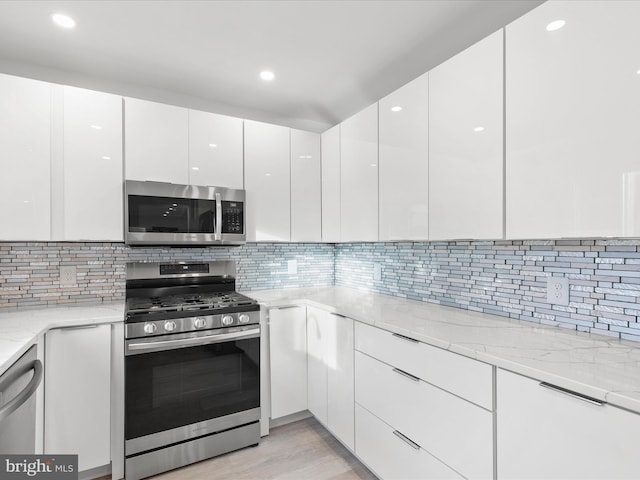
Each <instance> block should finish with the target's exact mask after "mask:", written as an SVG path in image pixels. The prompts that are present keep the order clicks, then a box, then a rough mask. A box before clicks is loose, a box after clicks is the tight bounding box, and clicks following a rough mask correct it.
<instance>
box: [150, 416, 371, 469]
mask: <svg viewBox="0 0 640 480" xmlns="http://www.w3.org/2000/svg"><path fill="white" fill-rule="evenodd" d="M152 478H153V480H218V479H220V480H262V479H279V480H285V479H286V480H375V479H376V477H375V476H374V475H373V474H372V473H371V472H370V471H369V470H367V468H366V467H365V466H364V465H362V464H361V463H360V462H359V461H358V460H357V459H356V458H355V457H354V456H353V455H352V454H351V453H349V451H348V450H347V449H346V448H345V447H344V446H342V444H341V443H340V442H338V441H337V440H336V439H335V438H333V436H332V435H331V434H330V433H329V432H328V431H327V430H326V429H325V428H324V427H322V426H321V425H320V424H319V423H318V422H317V421H316V420H315V419H313V418H307V419H304V420H300V421H297V422H294V423H290V424H287V425H282V426H280V427H276V428H273V429H271V431H270V432H269V435H268V436H267V437H263V438H262V439H261V440H260V444H259V445H258V446H257V447H248V448H244V449H242V450H238V451H236V452H231V453H227V454H226V455H221V456H219V457H215V458H212V459H209V460H204V461H202V462H199V463H195V464H193V465H188V466H186V467H182V468H179V469H176V470H172V471H170V472H166V473H163V474H161V475H156V476H155V477H152Z"/></svg>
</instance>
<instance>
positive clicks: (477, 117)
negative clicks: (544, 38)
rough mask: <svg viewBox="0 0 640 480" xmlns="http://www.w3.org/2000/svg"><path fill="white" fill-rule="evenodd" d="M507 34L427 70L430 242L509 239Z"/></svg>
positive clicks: (501, 34)
mask: <svg viewBox="0 0 640 480" xmlns="http://www.w3.org/2000/svg"><path fill="white" fill-rule="evenodd" d="M502 52H503V32H502V31H498V32H496V33H494V34H492V35H490V36H489V37H487V38H485V39H483V40H481V41H479V42H478V43H476V44H475V45H473V46H471V47H469V48H468V49H466V50H465V51H463V52H462V53H459V54H458V55H456V56H455V57H453V58H451V59H449V60H447V61H446V62H444V63H443V64H441V65H439V66H437V67H436V68H434V69H433V70H431V71H430V72H429V238H430V240H449V239H467V238H473V239H498V238H502V236H503V225H502V224H503V213H502V212H503V120H502V118H503V108H502V105H503V83H504V82H503V53H502Z"/></svg>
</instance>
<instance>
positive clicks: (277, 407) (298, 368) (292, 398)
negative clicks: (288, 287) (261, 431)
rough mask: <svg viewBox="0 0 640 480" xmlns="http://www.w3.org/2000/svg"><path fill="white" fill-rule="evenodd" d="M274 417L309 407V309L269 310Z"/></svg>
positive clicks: (293, 307) (294, 307) (272, 416)
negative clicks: (307, 310)
mask: <svg viewBox="0 0 640 480" xmlns="http://www.w3.org/2000/svg"><path fill="white" fill-rule="evenodd" d="M269 352H270V361H271V419H272V420H273V419H276V418H280V417H284V416H286V415H291V414H294V413H298V412H302V411H304V410H306V409H307V312H306V308H305V307H298V306H291V307H281V308H271V309H270V310H269Z"/></svg>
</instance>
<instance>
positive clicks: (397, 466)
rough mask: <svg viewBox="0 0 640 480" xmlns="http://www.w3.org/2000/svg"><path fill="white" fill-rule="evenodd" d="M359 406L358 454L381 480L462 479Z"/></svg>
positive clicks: (357, 423)
mask: <svg viewBox="0 0 640 480" xmlns="http://www.w3.org/2000/svg"><path fill="white" fill-rule="evenodd" d="M394 431H395V430H394V429H393V428H392V427H390V426H389V425H387V424H386V423H384V422H383V421H382V420H380V419H379V418H377V417H376V416H375V415H372V414H371V413H370V412H368V411H367V410H365V409H364V408H362V407H361V406H359V405H356V455H357V456H358V457H360V460H362V461H363V462H364V463H365V464H366V465H367V466H368V467H369V468H370V469H371V470H373V472H374V473H375V474H376V475H377V476H378V477H380V478H381V479H383V480H384V479H394V480H396V479H416V480H418V479H425V478H437V479H462V478H463V477H461V476H460V475H458V474H457V473H456V472H454V471H453V470H451V469H450V468H449V467H447V466H446V465H445V464H444V463H442V462H440V461H439V460H438V459H436V458H435V457H433V456H432V455H430V454H429V453H428V452H426V451H425V450H423V449H422V448H416V447H417V445H416V446H412V445H410V444H409V443H407V442H405V441H404V440H403V439H402V438H401V437H400V436H398V435H397V434H395V433H394Z"/></svg>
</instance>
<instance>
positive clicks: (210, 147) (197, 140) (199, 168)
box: [189, 110, 244, 189]
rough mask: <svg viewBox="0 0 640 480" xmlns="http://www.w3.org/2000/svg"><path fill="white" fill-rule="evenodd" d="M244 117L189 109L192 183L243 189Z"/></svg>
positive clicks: (190, 175) (190, 176) (190, 179)
mask: <svg viewBox="0 0 640 480" xmlns="http://www.w3.org/2000/svg"><path fill="white" fill-rule="evenodd" d="M242 147H243V146H242V119H240V118H235V117H227V116H225V115H217V114H215V113H209V112H201V111H197V110H189V183H190V184H191V185H212V186H220V187H227V188H239V189H242V188H244V175H243V165H242V161H243V158H242V155H243V148H242Z"/></svg>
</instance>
